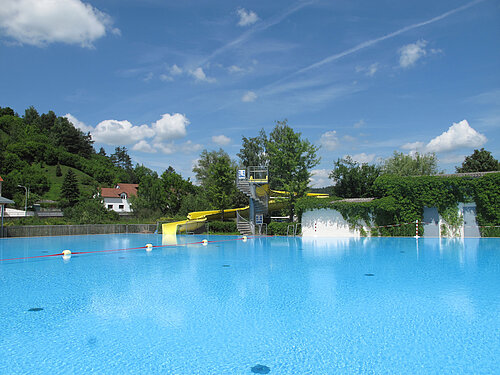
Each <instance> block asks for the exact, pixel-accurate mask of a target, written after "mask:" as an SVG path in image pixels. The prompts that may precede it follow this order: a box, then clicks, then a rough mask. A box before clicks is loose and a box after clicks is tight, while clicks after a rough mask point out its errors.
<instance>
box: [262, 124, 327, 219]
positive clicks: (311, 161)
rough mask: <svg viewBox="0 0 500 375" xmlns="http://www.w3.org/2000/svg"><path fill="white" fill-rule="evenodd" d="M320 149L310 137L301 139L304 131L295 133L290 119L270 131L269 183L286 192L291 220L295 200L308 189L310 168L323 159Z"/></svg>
mask: <svg viewBox="0 0 500 375" xmlns="http://www.w3.org/2000/svg"><path fill="white" fill-rule="evenodd" d="M318 149H319V148H318V147H316V146H314V145H312V144H311V143H310V142H309V141H308V140H307V139H304V140H303V139H301V133H295V132H294V131H293V129H292V128H291V127H290V126H288V123H287V120H284V121H277V122H276V126H275V127H274V129H273V131H272V132H271V133H270V134H269V140H268V141H267V142H266V150H267V154H268V158H269V176H270V184H271V188H275V189H276V188H277V189H283V190H285V191H286V192H287V196H288V203H287V206H288V210H289V212H290V220H292V219H293V214H294V202H295V200H296V199H297V198H300V197H302V196H304V195H305V193H306V191H307V186H308V185H309V179H310V177H311V173H310V172H309V170H310V169H311V168H314V167H315V166H316V165H318V163H319V161H320V159H319V158H318V157H317V156H316V152H317V151H318Z"/></svg>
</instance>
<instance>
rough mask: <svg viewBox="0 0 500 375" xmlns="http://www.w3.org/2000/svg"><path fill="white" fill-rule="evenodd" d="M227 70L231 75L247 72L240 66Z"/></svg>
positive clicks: (232, 66) (233, 66)
mask: <svg viewBox="0 0 500 375" xmlns="http://www.w3.org/2000/svg"><path fill="white" fill-rule="evenodd" d="M227 70H228V71H229V73H231V74H234V73H242V72H244V71H245V69H243V68H240V67H239V66H237V65H231V66H230V67H229V68H227Z"/></svg>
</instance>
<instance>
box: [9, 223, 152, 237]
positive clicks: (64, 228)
mask: <svg viewBox="0 0 500 375" xmlns="http://www.w3.org/2000/svg"><path fill="white" fill-rule="evenodd" d="M155 230H156V224H85V225H13V226H6V227H4V228H3V237H45V236H75V235H82V234H115V233H153V232H154V231H155ZM1 234H2V233H0V237H2V236H1Z"/></svg>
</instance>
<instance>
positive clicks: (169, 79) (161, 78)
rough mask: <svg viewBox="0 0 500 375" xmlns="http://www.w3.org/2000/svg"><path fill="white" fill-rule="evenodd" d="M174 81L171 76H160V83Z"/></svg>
mask: <svg viewBox="0 0 500 375" xmlns="http://www.w3.org/2000/svg"><path fill="white" fill-rule="evenodd" d="M173 80H174V79H173V78H172V77H170V76H169V75H167V74H160V81H163V82H171V81H173Z"/></svg>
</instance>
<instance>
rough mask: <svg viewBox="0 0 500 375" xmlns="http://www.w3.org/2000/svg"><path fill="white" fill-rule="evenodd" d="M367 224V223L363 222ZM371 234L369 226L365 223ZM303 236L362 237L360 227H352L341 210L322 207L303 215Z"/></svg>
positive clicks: (367, 230)
mask: <svg viewBox="0 0 500 375" xmlns="http://www.w3.org/2000/svg"><path fill="white" fill-rule="evenodd" d="M363 224H365V223H363ZM363 228H364V229H365V231H366V232H367V234H368V235H369V232H370V230H369V228H368V227H367V226H366V225H363ZM302 236H303V237H360V236H361V231H360V230H359V229H350V228H349V224H348V223H347V221H345V220H344V218H343V217H342V215H341V214H340V212H338V211H336V210H331V209H326V208H323V209H320V210H314V211H307V212H304V214H303V215H302Z"/></svg>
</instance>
